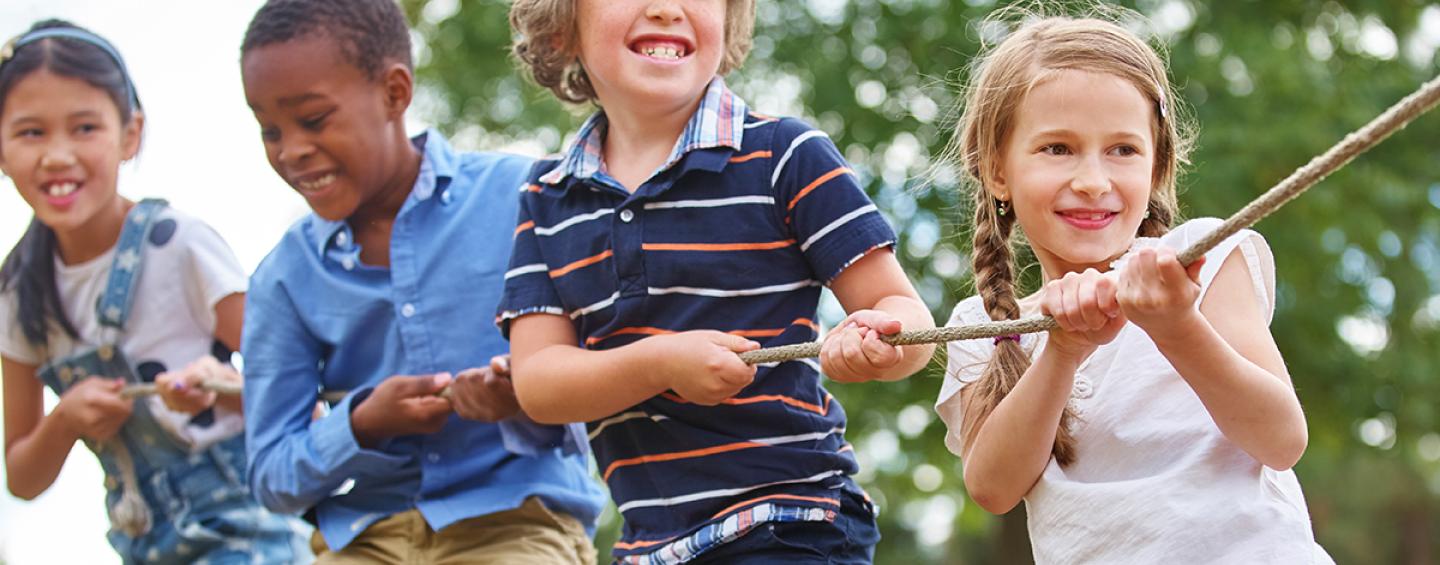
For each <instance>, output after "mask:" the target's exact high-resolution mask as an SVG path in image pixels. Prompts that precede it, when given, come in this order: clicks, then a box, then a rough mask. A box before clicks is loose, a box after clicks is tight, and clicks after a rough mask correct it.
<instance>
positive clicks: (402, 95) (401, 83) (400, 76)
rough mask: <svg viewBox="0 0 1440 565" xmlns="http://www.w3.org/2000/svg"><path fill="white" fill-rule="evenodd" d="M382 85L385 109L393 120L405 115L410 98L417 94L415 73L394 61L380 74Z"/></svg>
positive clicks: (402, 117)
mask: <svg viewBox="0 0 1440 565" xmlns="http://www.w3.org/2000/svg"><path fill="white" fill-rule="evenodd" d="M380 83H381V86H383V87H384V88H385V111H386V115H387V117H389V118H390V119H391V120H400V119H404V117H405V110H406V109H409V108H410V100H411V99H413V98H414V96H415V75H414V74H413V73H411V72H410V69H409V68H408V67H406V66H405V65H403V64H400V63H392V64H391V65H390V66H388V67H386V68H385V70H384V71H383V74H381V75H380Z"/></svg>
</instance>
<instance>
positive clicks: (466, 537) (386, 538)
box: [310, 497, 595, 565]
mask: <svg viewBox="0 0 1440 565" xmlns="http://www.w3.org/2000/svg"><path fill="white" fill-rule="evenodd" d="M310 548H311V549H313V550H315V564H316V565H350V564H359V563H367V564H368V563H406V564H411V563H414V564H417V565H432V564H433V565H444V564H452V563H453V564H460V563H467V564H468V563H476V564H488V563H494V564H502V563H503V564H506V565H508V564H511V563H518V564H532V563H533V564H535V565H541V564H544V565H550V564H560V563H577V564H582V565H594V563H595V546H594V544H593V543H592V542H591V541H590V537H589V536H587V535H585V528H584V527H583V526H581V525H580V522H579V521H577V520H575V519H574V518H571V517H570V516H566V515H564V514H559V513H555V512H551V511H550V510H549V509H548V508H545V505H543V504H541V503H540V500H539V499H537V498H534V497H531V498H528V499H526V500H525V503H524V504H522V505H520V507H519V508H516V509H514V510H506V511H504V512H496V513H494V514H487V515H484V516H477V517H474V518H470V519H468V520H461V521H459V522H456V523H454V524H451V525H449V526H447V527H446V528H445V529H443V530H440V531H439V532H436V531H434V530H431V529H430V525H429V524H426V523H425V518H424V517H423V516H421V515H420V511H419V510H415V509H413V508H412V509H410V510H406V511H404V512H401V513H399V514H395V515H392V516H390V517H388V518H385V519H383V520H380V521H379V522H375V523H374V524H371V525H370V527H368V528H365V531H364V532H363V533H361V534H360V537H357V538H355V541H352V542H350V545H347V546H345V549H342V550H340V551H338V552H332V551H330V549H329V547H327V546H326V545H325V540H324V538H322V537H320V532H319V531H316V532H315V533H314V534H313V535H311V536H310Z"/></svg>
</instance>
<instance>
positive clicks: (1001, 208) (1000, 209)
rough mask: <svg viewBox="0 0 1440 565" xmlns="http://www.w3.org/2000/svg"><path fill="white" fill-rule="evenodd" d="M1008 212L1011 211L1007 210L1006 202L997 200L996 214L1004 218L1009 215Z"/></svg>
mask: <svg viewBox="0 0 1440 565" xmlns="http://www.w3.org/2000/svg"><path fill="white" fill-rule="evenodd" d="M1008 212H1009V210H1007V209H1006V208H1005V201H1004V200H996V201H995V213H996V214H999V215H1001V216H1004V215H1005V214H1006V213H1008Z"/></svg>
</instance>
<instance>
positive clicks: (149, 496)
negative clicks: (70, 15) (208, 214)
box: [0, 20, 308, 563]
mask: <svg viewBox="0 0 1440 565" xmlns="http://www.w3.org/2000/svg"><path fill="white" fill-rule="evenodd" d="M143 126H144V115H143V114H142V112H141V106H140V101H139V98H138V97H137V96H136V93H135V88H134V85H133V84H132V83H131V82H130V77H129V75H128V73H127V72H126V70H125V64H124V62H123V60H122V59H121V57H120V54H119V53H118V52H117V51H116V50H115V48H114V47H113V46H111V45H110V44H109V43H108V42H107V41H105V40H104V39H102V38H100V37H99V36H96V35H94V34H93V33H90V32H88V31H86V30H84V29H82V28H79V27H76V26H74V25H71V24H69V23H66V22H61V21H56V20H50V21H44V22H40V23H38V24H36V25H35V26H34V27H32V28H31V29H30V30H29V31H28V32H26V33H25V34H23V35H21V36H19V37H17V38H15V39H13V40H11V41H10V42H9V43H7V44H6V45H5V47H4V48H3V50H0V170H3V171H4V173H5V175H6V176H8V177H9V178H10V179H11V180H12V181H14V184H15V188H16V189H17V190H18V191H19V193H20V196H21V198H23V199H24V200H25V202H26V203H27V204H29V205H30V207H31V208H32V209H33V210H34V213H35V216H34V219H33V220H32V221H31V223H30V226H29V228H28V229H27V230H26V232H25V234H24V236H23V237H22V238H21V240H20V242H19V243H18V244H17V245H16V246H15V249H14V250H13V251H11V253H10V255H9V256H8V257H7V258H6V259H5V262H4V264H3V267H0V362H3V372H4V386H5V388H4V398H5V466H6V476H7V479H8V483H9V484H8V485H7V486H8V487H9V489H10V491H11V492H12V493H14V494H15V496H18V497H20V498H24V499H31V498H34V497H36V496H38V495H39V494H40V493H42V492H44V491H45V490H46V489H47V488H49V487H50V485H51V484H52V483H53V482H54V481H55V477H56V476H57V475H58V474H59V472H60V467H61V466H62V465H63V464H64V462H65V457H66V455H67V454H68V453H69V451H70V448H71V446H73V445H74V443H75V441H77V440H83V441H84V442H85V443H86V445H87V446H89V447H90V448H91V450H93V451H94V452H95V454H96V455H97V456H98V457H99V458H100V462H101V466H102V467H103V468H104V469H105V475H106V481H105V485H106V490H107V497H106V498H107V500H106V502H107V507H108V508H109V510H110V519H111V531H110V534H109V540H110V543H111V544H112V545H113V546H114V547H115V549H116V551H118V552H119V553H120V555H121V557H122V558H123V559H124V561H125V562H126V563H251V562H263V563H285V562H294V561H296V560H307V559H308V557H307V556H306V555H305V554H304V553H303V552H304V550H303V546H301V545H300V542H301V540H302V539H303V538H301V537H300V536H299V535H298V534H297V531H296V527H295V524H296V520H295V519H293V518H288V517H284V516H280V515H276V514H271V513H269V512H267V511H266V510H264V509H263V508H261V507H260V506H259V504H257V503H256V502H255V501H254V499H253V497H252V496H251V495H250V492H249V488H248V487H247V486H246V485H247V482H246V480H245V478H244V473H245V460H244V455H245V449H244V443H243V442H244V437H243V434H241V433H240V432H241V430H242V427H243V420H242V417H241V413H240V409H239V400H238V398H229V397H224V396H218V397H217V396H216V395H214V394H209V393H204V392H202V391H200V390H198V388H197V387H196V383H197V380H198V379H199V378H200V377H201V376H206V377H209V378H216V377H223V376H228V377H229V378H232V379H238V378H239V375H238V374H235V373H234V371H233V370H232V369H229V368H228V367H227V366H224V365H222V364H221V363H219V362H217V361H216V360H215V359H214V357H213V352H215V351H217V350H218V351H226V350H234V349H235V348H236V347H237V346H238V342H239V338H240V326H241V317H242V309H243V304H244V291H245V277H244V273H243V272H242V270H241V269H240V267H239V265H238V264H237V262H236V260H235V258H234V256H233V254H231V252H230V250H229V248H228V247H227V246H226V245H225V243H224V241H222V240H221V239H220V237H219V236H218V235H217V234H216V233H215V232H214V231H213V230H211V229H210V228H209V227H208V226H206V225H205V224H204V223H202V222H200V221H198V220H196V219H194V218H191V217H189V216H187V215H184V214H181V213H179V212H176V211H174V210H171V209H169V208H167V207H166V205H165V203H164V202H163V201H159V200H145V201H141V202H138V203H137V202H132V201H130V200H128V199H126V198H124V197H122V196H120V195H119V193H118V192H117V190H116V180H117V176H118V170H119V167H120V164H121V163H122V162H124V161H126V160H129V159H131V158H133V157H134V156H135V155H136V153H137V152H138V151H139V148H140V139H141V132H142V130H143ZM221 357H222V358H223V357H225V355H224V354H222V355H221ZM142 382H154V383H156V384H157V385H159V387H158V388H159V389H160V390H161V391H162V393H163V394H162V395H161V396H151V397H140V398H135V399H131V398H128V397H127V396H126V395H124V394H122V391H123V389H124V387H126V386H127V385H133V384H139V383H142ZM45 386H48V387H50V388H51V389H52V390H53V391H54V392H55V393H56V395H58V396H59V397H60V402H59V404H58V405H56V406H55V408H54V409H53V410H51V411H50V412H49V413H46V412H45V411H44V405H43V403H42V391H43V387H45ZM296 548H302V549H300V550H299V551H297V550H296Z"/></svg>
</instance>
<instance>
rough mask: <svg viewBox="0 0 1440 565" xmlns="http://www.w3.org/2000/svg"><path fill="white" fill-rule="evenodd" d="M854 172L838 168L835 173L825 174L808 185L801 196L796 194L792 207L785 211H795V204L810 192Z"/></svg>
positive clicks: (845, 168) (801, 190) (801, 191)
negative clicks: (831, 180)
mask: <svg viewBox="0 0 1440 565" xmlns="http://www.w3.org/2000/svg"><path fill="white" fill-rule="evenodd" d="M853 172H854V171H851V170H850V167H837V168H836V169H835V170H833V171H830V172H828V173H825V174H823V175H820V178H818V179H815V181H814V182H811V183H810V184H809V185H806V187H805V188H802V189H800V193H799V194H796V195H795V198H793V199H791V200H790V206H788V207H786V208H785V210H786V211H790V210H794V209H795V204H796V203H798V202H800V199H801V198H804V197H805V196H806V195H808V194H810V191H812V190H815V189H816V188H819V186H820V185H822V184H825V183H827V182H829V181H830V179H833V178H835V177H838V176H840V175H843V174H846V173H853Z"/></svg>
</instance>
